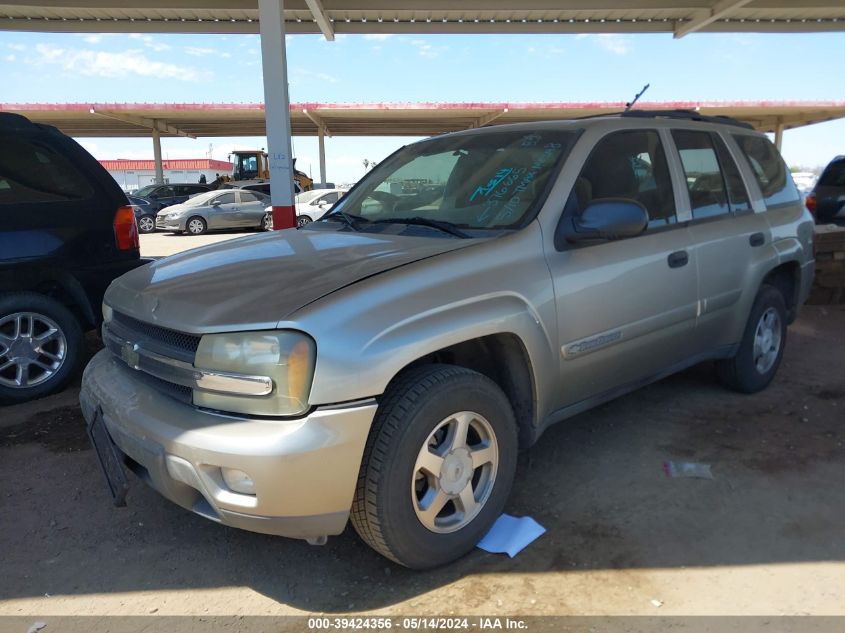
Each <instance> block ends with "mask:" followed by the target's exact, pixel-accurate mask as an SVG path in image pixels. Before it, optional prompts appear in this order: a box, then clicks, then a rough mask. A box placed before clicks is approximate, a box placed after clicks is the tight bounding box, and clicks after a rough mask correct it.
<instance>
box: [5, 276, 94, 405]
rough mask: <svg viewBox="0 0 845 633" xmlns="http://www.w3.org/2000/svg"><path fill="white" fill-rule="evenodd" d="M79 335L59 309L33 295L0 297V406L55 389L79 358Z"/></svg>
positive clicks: (74, 324)
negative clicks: (2, 403)
mask: <svg viewBox="0 0 845 633" xmlns="http://www.w3.org/2000/svg"><path fill="white" fill-rule="evenodd" d="M82 348H83V334H82V328H81V327H80V325H79V321H77V319H76V317H75V316H74V315H73V314H72V313H71V312H70V310H68V309H67V308H66V307H65V306H64V305H62V304H61V303H59V302H58V301H56V300H55V299H52V298H50V297H47V296H44V295H41V294H38V293H35V292H20V293H13V294H8V295H0V402H8V403H15V402H25V401H27V400H32V399H33V398H40V397H42V396H46V395H48V394H51V393H54V392H56V391H58V390H60V389H61V388H62V387H64V385H65V384H66V383H67V381H68V380H69V379H70V378H71V377H72V376H73V374H74V373H75V372H76V370H77V369H78V367H79V364H80V362H81V359H82Z"/></svg>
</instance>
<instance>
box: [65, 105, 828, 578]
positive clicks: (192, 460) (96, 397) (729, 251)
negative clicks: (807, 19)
mask: <svg viewBox="0 0 845 633" xmlns="http://www.w3.org/2000/svg"><path fill="white" fill-rule="evenodd" d="M408 183H411V185H412V186H408ZM812 238H813V220H812V217H811V216H810V214H809V213H808V212H807V211H806V210H805V209H804V208H803V207H802V205H801V200H800V196H799V194H798V191H797V190H796V188H795V186H794V184H793V182H792V179H791V177H790V175H789V172H788V170H787V169H786V168H785V166H784V163H783V161H782V159H781V158H780V156H779V154H778V153H777V150H776V149H775V148H774V146H773V145H772V144H771V143H770V142H769V140H768V139H767V138H766V137H765V136H764V135H762V134H759V133H757V132H754V131H753V130H752V129H750V128H748V127H747V126H744V125H742V124H739V123H737V122H736V121H732V120H729V119H728V120H725V119H721V118H720V119H708V118H706V117H701V116H698V115H696V114H693V113H684V112H660V113H653V112H652V113H648V112H646V113H634V112H632V113H630V114H626V115H619V116H608V117H602V118H592V119H584V120H577V121H568V122H555V123H542V124H526V125H509V126H500V127H492V128H482V129H476V130H471V131H467V132H461V133H457V134H448V135H444V136H439V137H436V138H431V139H428V140H425V141H421V142H418V143H414V144H412V145H408V146H407V147H403V148H402V149H400V150H399V151H397V152H396V153H395V154H393V155H392V156H390V157H389V158H388V159H386V160H385V161H384V162H382V163H381V164H380V165H378V166H377V167H376V168H375V169H374V170H373V171H372V172H371V173H370V174H369V175H367V177H366V178H364V179H363V180H362V181H361V182H360V183H358V185H357V186H355V188H354V189H353V190H352V191H351V192H350V193H348V194H347V195H346V196H345V197H344V198H342V199H341V200H340V202H338V203H337V204H336V205H335V206H334V207H333V209H332V210H331V212H330V213H329V214H327V216H326V217H325V218H323V219H321V220H320V221H316V222H312V223H310V224H308V225H307V226H306V227H302V228H300V229H298V230H296V229H292V230H287V231H282V232H277V233H272V234H265V235H261V236H254V237H247V238H243V239H237V240H232V241H229V242H225V243H221V244H215V245H213V246H208V247H205V248H200V249H197V250H193V251H190V252H188V253H184V254H181V255H176V256H173V257H169V258H167V259H163V260H160V261H157V262H154V263H152V264H150V265H147V266H144V267H142V268H139V269H137V270H135V271H133V272H131V273H129V274H127V275H124V276H123V277H121V278H120V279H118V280H117V281H115V282H114V283H113V284H112V285H111V286H110V288H109V290H108V292H107V294H106V297H105V303H104V306H103V316H104V319H105V323H104V326H103V339H104V341H105V343H106V347H107V349H105V350H104V351H101V352H100V353H99V354H97V356H95V357H94V359H93V360H92V361H91V363H90V364H89V365H88V368H87V370H86V373H85V378H84V382H83V389H82V395H81V401H82V406H83V411H84V413H85V416H86V418H87V419H88V421H89V433H90V435H91V437H92V440H93V441H94V444H95V446H96V447H97V454H98V456H99V458H100V461H101V464H102V466H103V469H104V472H106V474H107V479H108V481H109V483H110V486H111V489H112V492H113V494H114V496H115V499H116V501H117V502H118V503H120V502H122V500H123V497H124V495H125V490H126V481H125V479H124V475H123V467H124V465H125V466H128V468H129V469H130V470H131V471H133V472H134V473H135V474H136V475H138V476H139V477H141V478H142V479H143V480H144V481H146V482H147V483H148V484H149V485H151V486H152V487H153V488H155V489H156V490H158V491H159V492H160V493H161V494H162V495H163V496H165V497H167V498H168V499H170V500H172V501H174V502H175V503H177V504H179V505H181V506H183V507H184V508H187V509H189V510H191V511H193V512H196V513H198V514H201V515H203V516H205V517H207V518H209V519H211V520H213V521H217V522H220V523H223V524H225V525H229V526H234V527H238V528H243V529H247V530H253V531H256V532H263V533H268V534H277V535H283V536H288V537H295V538H302V539H307V540H308V541H309V542H311V543H322V542H324V541H325V539H326V537H327V536H328V535H333V534H339V533H340V532H341V531H342V530H343V529H344V527H345V525H346V523H347V520H348V519H349V518H350V517H351V521H352V524H353V526H354V527H355V529H356V530H357V532H358V534H359V535H360V536H361V538H362V539H364V541H366V542H367V543H368V544H369V545H371V546H372V547H373V548H375V549H376V550H377V551H378V552H380V553H381V554H383V555H384V556H386V557H388V558H390V559H392V560H394V561H396V562H398V563H401V564H403V565H406V566H408V567H413V568H424V567H432V566H436V565H441V564H443V563H446V562H449V561H451V560H454V559H455V558H457V557H459V556H461V555H463V554H465V553H466V552H467V551H469V550H470V549H471V548H472V547H473V546H474V545H475V544H476V543H477V542H478V541H479V540H480V539H481V537H482V536H483V535H484V534H485V532H486V531H487V530H488V529H489V528H490V526H491V524H492V523H493V521H494V520H495V519H496V518H497V517H498V515H499V514H500V513H501V512H502V509H503V507H504V505H505V502H506V500H507V497H508V494H509V492H510V488H511V484H512V481H513V478H514V471H515V467H516V461H517V451H518V449H520V448H526V447H529V446H531V445H532V444H533V443H534V442H536V441H537V440H538V438H539V437H540V436H541V435H542V433H543V431H544V430H545V429H546V427H548V426H549V425H550V424H553V423H555V422H559V421H561V420H564V419H566V418H569V417H571V416H573V415H576V414H578V413H581V412H583V411H586V410H587V409H590V408H591V407H594V406H596V405H598V404H600V403H602V402H605V401H607V400H610V399H612V398H615V397H617V396H619V395H621V394H624V393H626V392H629V391H631V390H633V389H636V388H637V387H640V386H642V385H645V384H648V383H650V382H652V381H655V380H658V379H660V378H661V377H664V376H667V375H669V374H671V373H673V372H677V371H679V370H681V369H684V368H685V367H689V366H691V365H693V364H696V363H699V362H701V361H705V360H715V361H716V364H717V367H718V373H719V376H720V377H721V379H722V380H723V381H724V382H725V383H726V384H727V385H728V386H730V387H732V388H733V389H736V390H739V391H742V392H746V393H752V392H755V391H758V390H760V389H763V388H764V387H766V385H768V384H769V382H770V381H771V380H772V378H773V376H774V374H775V372H776V371H777V368H778V365H779V363H780V360H781V356H782V354H783V349H784V345H785V342H786V333H787V330H786V327H787V324H789V323H790V322H792V321H793V320H794V319H795V316H796V312H797V310H798V308H799V306H800V305H801V304H802V303H803V302H804V300H805V298H806V297H807V294H808V291H809V288H810V285H811V281H812V277H813V269H814V268H813V266H814V260H813V254H812V253H813V248H812Z"/></svg>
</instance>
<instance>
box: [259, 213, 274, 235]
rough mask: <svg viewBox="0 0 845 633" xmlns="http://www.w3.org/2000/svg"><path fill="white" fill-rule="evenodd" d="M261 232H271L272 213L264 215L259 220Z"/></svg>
mask: <svg viewBox="0 0 845 633" xmlns="http://www.w3.org/2000/svg"><path fill="white" fill-rule="evenodd" d="M261 230H262V231H272V230H273V214H272V213H269V212H267V213H265V214H264V217H263V218H261Z"/></svg>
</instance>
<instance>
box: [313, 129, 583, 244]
mask: <svg viewBox="0 0 845 633" xmlns="http://www.w3.org/2000/svg"><path fill="white" fill-rule="evenodd" d="M576 137H577V131H573V130H568V131H567V130H542V129H541V130H521V131H503V132H487V131H485V132H482V133H478V134H463V135H456V136H446V137H442V138H433V139H429V140H426V141H422V142H419V143H415V144H413V145H409V146H407V147H404V148H402V149H401V150H399V151H398V152H397V153H396V154H394V155H393V156H391V157H390V158H388V159H387V160H386V161H384V162H383V163H381V164H380V165H378V166H377V167H376V168H375V169H374V170H373V171H372V172H370V173H369V174H368V175H367V176H366V177H365V178H364V180H363V181H362V182H361V183H360V184H359V185H358V187H356V188H355V189H354V190H353V191H351V192H350V193H348V194H346V195H345V196H344V197H343V198H342V199H341V200H340V202H338V203H337V204H336V205H335V206H334V209H333V211H332V213H331V214H330V216H329V217H330V218H332V219H334V218H333V217H332V216H335V215H338V214H346V215H347V216H352V217H355V218H358V219H359V221H360V220H361V219H363V220H366V221H368V222H378V223H388V222H397V223H400V222H401V221H402V220H403V219H405V220H415V221H417V223H419V221H420V220H422V221H426V222H431V221H434V222H440V223H448V224H449V225H454V226H456V227H460V228H466V229H508V228H518V227H519V226H522V225H523V223H524V222H525V221H526V220H530V219H532V214H533V212H534V210H535V209H536V207H537V203H538V202H540V201H541V198H542V197H543V196H544V192H545V190H546V185H547V184H548V182H549V178H550V176H551V175H552V173H553V172H554V168H555V166H556V165H558V164H559V162H560V160H561V158H562V157H563V156H564V155H565V154H566V153H567V152H568V150H569V148H570V147H571V145H572V143H573V141H574V140H575V138H576ZM365 226H366V225H365Z"/></svg>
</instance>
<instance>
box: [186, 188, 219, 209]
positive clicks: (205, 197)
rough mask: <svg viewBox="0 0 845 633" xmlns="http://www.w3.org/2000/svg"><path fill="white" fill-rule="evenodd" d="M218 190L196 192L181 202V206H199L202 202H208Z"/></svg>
mask: <svg viewBox="0 0 845 633" xmlns="http://www.w3.org/2000/svg"><path fill="white" fill-rule="evenodd" d="M218 193H220V192H219V191H205V192H203V193H200V194H197V195H195V196H191V197H190V198H188V199H187V200H185V202H183V203H182V206H183V207H200V206H202V205H204V204H208V201H209V200H210V199H211V198H213V197H214V196H216V195H217V194H218Z"/></svg>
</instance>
